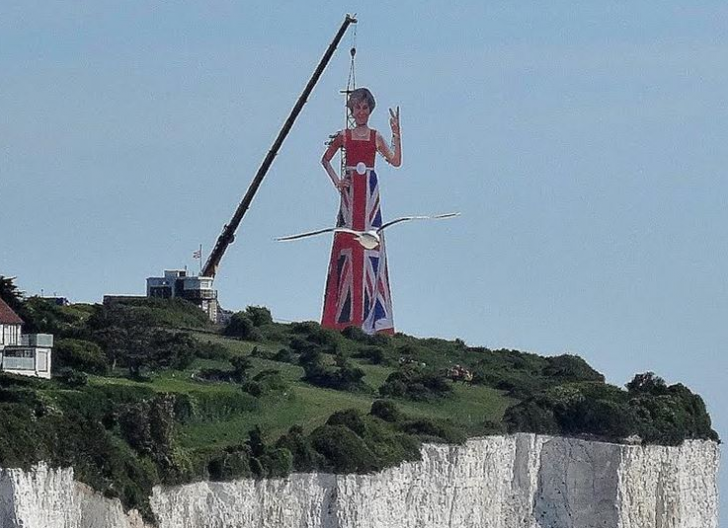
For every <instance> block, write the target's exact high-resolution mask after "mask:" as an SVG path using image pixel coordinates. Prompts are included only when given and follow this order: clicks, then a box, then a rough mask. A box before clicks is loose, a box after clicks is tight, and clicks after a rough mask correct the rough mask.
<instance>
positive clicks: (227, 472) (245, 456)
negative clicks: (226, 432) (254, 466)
mask: <svg viewBox="0 0 728 528" xmlns="http://www.w3.org/2000/svg"><path fill="white" fill-rule="evenodd" d="M207 470H208V472H209V474H210V480H217V481H220V480H234V479H239V478H247V477H251V476H252V475H253V473H252V471H251V469H250V448H248V446H244V445H243V446H231V447H228V448H227V449H225V451H224V452H223V453H221V454H220V455H218V456H215V457H213V458H212V459H211V460H210V462H209V463H208V466H207Z"/></svg>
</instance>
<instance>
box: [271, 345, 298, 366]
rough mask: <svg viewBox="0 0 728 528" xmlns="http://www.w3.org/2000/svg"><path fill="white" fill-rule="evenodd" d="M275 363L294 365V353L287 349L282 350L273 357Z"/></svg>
mask: <svg viewBox="0 0 728 528" xmlns="http://www.w3.org/2000/svg"><path fill="white" fill-rule="evenodd" d="M273 361H279V362H281V363H294V362H295V357H294V355H293V352H291V351H290V350H288V349H287V348H281V349H280V350H279V351H278V352H276V354H275V355H274V356H273Z"/></svg>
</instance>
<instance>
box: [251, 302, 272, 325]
mask: <svg viewBox="0 0 728 528" xmlns="http://www.w3.org/2000/svg"><path fill="white" fill-rule="evenodd" d="M245 315H246V316H248V319H250V322H252V323H253V325H254V326H263V325H267V324H271V323H272V322H273V316H272V315H271V313H270V310H269V309H268V308H266V307H265V306H248V307H247V308H245Z"/></svg>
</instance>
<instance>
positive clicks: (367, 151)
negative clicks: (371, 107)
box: [344, 128, 377, 169]
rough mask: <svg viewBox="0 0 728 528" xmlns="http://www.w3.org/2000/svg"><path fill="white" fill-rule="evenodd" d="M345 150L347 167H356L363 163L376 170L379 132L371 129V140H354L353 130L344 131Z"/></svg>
mask: <svg viewBox="0 0 728 528" xmlns="http://www.w3.org/2000/svg"><path fill="white" fill-rule="evenodd" d="M344 148H345V149H346V165H347V167H354V166H356V164H357V163H359V162H363V163H364V165H366V166H367V167H368V168H370V169H373V168H374V159H375V158H376V156H377V131H376V130H374V129H373V128H370V129H369V139H354V137H353V136H352V135H351V130H350V129H348V128H347V129H346V130H344Z"/></svg>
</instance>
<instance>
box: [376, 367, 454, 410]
mask: <svg viewBox="0 0 728 528" xmlns="http://www.w3.org/2000/svg"><path fill="white" fill-rule="evenodd" d="M379 393H380V394H381V395H382V396H389V397H394V398H406V399H409V400H416V401H426V400H430V399H432V398H439V397H444V396H448V395H450V394H451V393H452V386H451V385H450V383H448V380H447V378H446V377H445V376H444V375H443V374H439V373H436V372H432V371H425V370H422V369H421V368H420V367H417V366H415V365H409V364H408V365H404V366H403V367H401V368H400V369H399V370H397V371H395V372H392V373H391V374H390V375H389V376H388V377H387V380H386V381H385V382H384V384H383V385H382V386H381V387H379Z"/></svg>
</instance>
